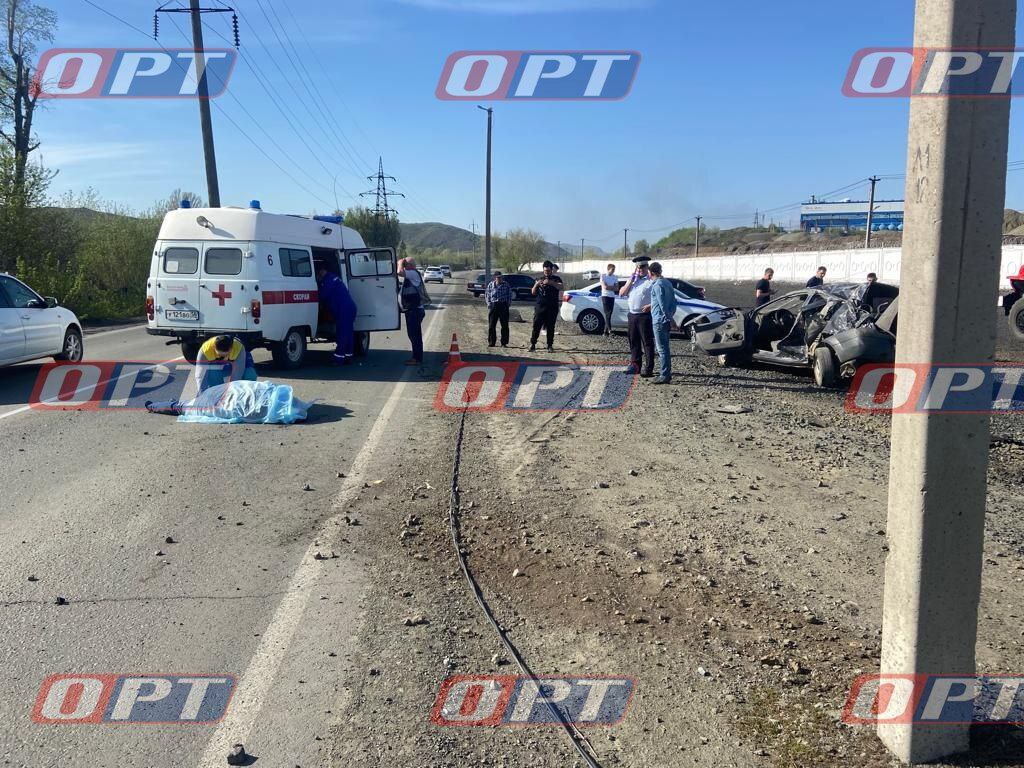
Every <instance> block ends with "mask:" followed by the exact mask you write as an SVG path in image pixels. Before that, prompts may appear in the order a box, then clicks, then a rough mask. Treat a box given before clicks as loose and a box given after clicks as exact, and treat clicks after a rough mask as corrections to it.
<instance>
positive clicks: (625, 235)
mask: <svg viewBox="0 0 1024 768" xmlns="http://www.w3.org/2000/svg"><path fill="white" fill-rule="evenodd" d="M622 258H624V259H628V258H629V229H624V230H622Z"/></svg>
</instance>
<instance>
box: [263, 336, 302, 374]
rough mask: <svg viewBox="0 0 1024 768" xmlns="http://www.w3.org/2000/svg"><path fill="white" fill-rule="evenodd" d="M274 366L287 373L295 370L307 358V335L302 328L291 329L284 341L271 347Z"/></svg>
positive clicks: (277, 342)
mask: <svg viewBox="0 0 1024 768" xmlns="http://www.w3.org/2000/svg"><path fill="white" fill-rule="evenodd" d="M270 354H271V355H272V356H273V358H274V365H276V366H277V367H278V368H282V369H284V370H286V371H291V370H295V369H296V368H298V367H299V366H301V365H302V361H303V360H304V359H305V357H306V334H305V333H303V332H302V329H301V328H289V329H288V333H286V334H285V337H284V340H283V341H276V342H274V343H273V344H272V345H271V347H270Z"/></svg>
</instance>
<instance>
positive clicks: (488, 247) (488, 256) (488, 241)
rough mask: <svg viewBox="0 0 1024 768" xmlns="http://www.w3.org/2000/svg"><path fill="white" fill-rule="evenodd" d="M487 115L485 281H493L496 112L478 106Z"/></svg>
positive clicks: (489, 108)
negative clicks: (493, 136)
mask: <svg viewBox="0 0 1024 768" xmlns="http://www.w3.org/2000/svg"><path fill="white" fill-rule="evenodd" d="M477 109H482V110H483V111H484V112H486V113H487V195H486V203H485V205H486V206H487V212H486V214H485V215H484V279H485V280H486V281H487V282H490V280H491V120H492V118H493V117H494V110H493V109H492V108H491V107H481V106H477Z"/></svg>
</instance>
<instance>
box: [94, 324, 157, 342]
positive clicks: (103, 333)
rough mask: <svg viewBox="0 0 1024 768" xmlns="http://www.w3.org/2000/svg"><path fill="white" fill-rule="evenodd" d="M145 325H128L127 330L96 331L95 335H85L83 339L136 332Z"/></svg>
mask: <svg viewBox="0 0 1024 768" xmlns="http://www.w3.org/2000/svg"><path fill="white" fill-rule="evenodd" d="M145 327H146V324H145V323H139V324H138V325H129V326H128V327H127V328H114V329H113V330H109V331H96V333H88V332H87V333H86V334H85V338H87V339H95V338H96V337H97V336H110V335H111V334H113V333H126V332H128V331H137V330H139V329H140V328H145Z"/></svg>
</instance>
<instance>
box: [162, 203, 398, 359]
mask: <svg viewBox="0 0 1024 768" xmlns="http://www.w3.org/2000/svg"><path fill="white" fill-rule="evenodd" d="M321 265H323V266H326V268H327V269H328V270H329V271H331V272H334V273H336V274H338V275H340V276H341V279H342V280H344V281H345V283H346V284H347V285H348V289H349V292H350V293H351V294H352V298H353V299H354V300H355V303H356V307H357V312H356V322H355V352H356V354H359V355H365V354H366V351H367V349H368V348H369V338H370V332H371V331H393V330H397V329H398V328H399V326H400V320H399V317H400V315H399V312H398V298H397V292H398V275H397V273H396V265H395V252H394V250H393V249H391V248H368V247H367V246H366V244H365V243H364V242H363V239H362V238H361V237H360V236H359V233H358V232H356V231H355V230H354V229H351V228H349V227H346V226H344V225H343V224H342V219H341V217H340V216H314V217H305V216H290V215H280V214H273V213H267V212H265V211H263V210H261V209H260V204H259V201H258V200H253V201H252V202H251V203H250V204H249V207H248V208H232V207H228V208H192V207H190V206H189V205H188V201H184V200H183V201H182V203H181V207H180V208H178V209H177V210H173V211H169V212H168V213H167V215H166V216H165V217H164V221H163V225H162V226H161V227H160V234H159V237H158V239H157V241H156V246H155V247H154V248H153V263H152V266H151V268H150V273H149V280H148V281H147V283H146V289H147V290H146V315H147V317H148V327H147V332H148V333H150V334H153V335H156V336H169V337H172V338H173V339H175V340H176V341H174V340H172V341H168V342H167V343H168V344H174V343H180V344H181V351H182V355H183V356H184V357H185V359H186V360H188V361H189V362H194V361H195V358H196V354H197V353H198V351H199V347H200V345H201V344H202V343H203V341H205V340H206V339H208V338H210V337H211V336H216V335H218V334H222V333H230V334H233V335H234V336H237V337H238V338H240V339H241V340H242V341H243V342H245V345H246V347H247V348H249V349H253V348H255V347H267V348H269V349H270V351H271V353H272V354H273V357H274V362H275V363H276V364H277V365H278V366H280V367H283V368H297V367H298V366H300V365H301V364H302V361H303V358H304V357H305V355H306V344H307V342H311V341H313V342H316V341H333V340H334V320H333V318H332V317H331V315H330V313H329V312H328V311H327V310H326V308H322V307H321V306H320V303H319V294H318V288H317V282H316V273H317V270H318V269H319V267H320V266H321Z"/></svg>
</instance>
